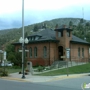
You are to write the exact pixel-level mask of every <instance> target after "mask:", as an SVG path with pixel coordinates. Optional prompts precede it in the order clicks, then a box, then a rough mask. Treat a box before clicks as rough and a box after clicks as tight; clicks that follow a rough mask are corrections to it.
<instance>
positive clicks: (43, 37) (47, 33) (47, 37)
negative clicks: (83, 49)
mask: <svg viewBox="0 0 90 90" xmlns="http://www.w3.org/2000/svg"><path fill="white" fill-rule="evenodd" d="M70 30H71V29H70ZM31 36H39V37H40V38H39V39H38V40H34V41H29V43H30V42H41V41H43V42H44V41H55V42H58V40H57V39H56V34H55V31H54V30H52V29H45V30H43V31H40V32H36V33H34V34H32V35H30V36H28V38H29V37H31ZM70 42H71V43H82V44H88V45H90V43H89V42H87V41H85V40H82V39H80V38H78V37H76V36H74V35H72V40H71V41H70Z"/></svg>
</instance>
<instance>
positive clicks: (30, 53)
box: [29, 47, 32, 58]
mask: <svg viewBox="0 0 90 90" xmlns="http://www.w3.org/2000/svg"><path fill="white" fill-rule="evenodd" d="M29 55H30V58H32V48H31V47H30V49H29Z"/></svg>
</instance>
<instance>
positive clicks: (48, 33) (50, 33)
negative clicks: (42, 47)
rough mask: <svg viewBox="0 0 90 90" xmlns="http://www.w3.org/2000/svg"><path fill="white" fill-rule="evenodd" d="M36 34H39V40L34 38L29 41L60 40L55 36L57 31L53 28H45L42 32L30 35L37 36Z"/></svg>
mask: <svg viewBox="0 0 90 90" xmlns="http://www.w3.org/2000/svg"><path fill="white" fill-rule="evenodd" d="M35 36H39V39H38V40H34V41H29V42H39V41H55V42H57V41H58V40H56V38H55V31H54V30H51V29H45V30H43V31H40V32H36V33H34V34H32V35H30V36H28V38H29V37H35Z"/></svg>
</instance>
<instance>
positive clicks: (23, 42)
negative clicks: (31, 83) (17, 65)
mask: <svg viewBox="0 0 90 90" xmlns="http://www.w3.org/2000/svg"><path fill="white" fill-rule="evenodd" d="M19 42H20V43H22V72H23V75H22V79H24V78H25V74H24V58H25V56H24V54H25V48H24V44H25V43H28V39H25V38H24V0H22V37H21V38H20V39H19Z"/></svg>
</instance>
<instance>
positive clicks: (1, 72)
mask: <svg viewBox="0 0 90 90" xmlns="http://www.w3.org/2000/svg"><path fill="white" fill-rule="evenodd" d="M0 76H8V72H7V71H4V70H3V69H1V68H0Z"/></svg>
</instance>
